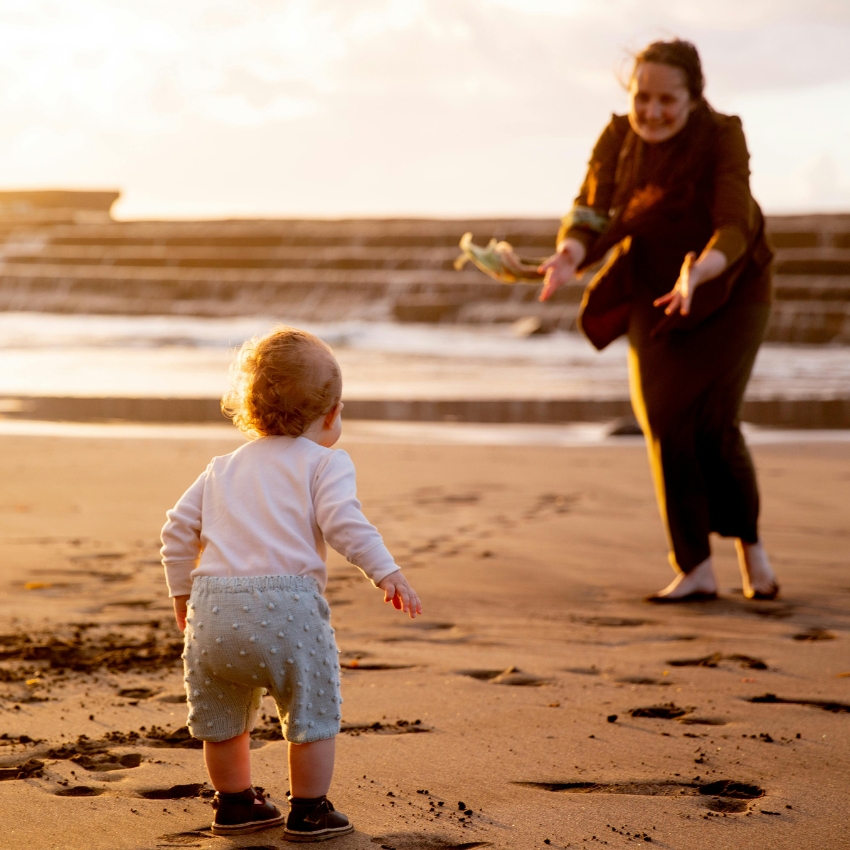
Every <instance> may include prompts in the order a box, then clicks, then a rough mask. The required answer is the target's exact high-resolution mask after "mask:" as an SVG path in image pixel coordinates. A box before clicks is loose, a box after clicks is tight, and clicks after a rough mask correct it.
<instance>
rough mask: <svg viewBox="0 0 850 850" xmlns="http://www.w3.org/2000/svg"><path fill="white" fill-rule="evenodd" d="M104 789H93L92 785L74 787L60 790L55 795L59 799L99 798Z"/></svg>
mask: <svg viewBox="0 0 850 850" xmlns="http://www.w3.org/2000/svg"><path fill="white" fill-rule="evenodd" d="M103 791H104V789H103V788H92V787H91V786H90V785H72V786H71V787H70V788H60V789H59V790H58V791H54V792H53V793H54V794H55V795H56V796H57V797H99V796H100V795H101V794H102V793H103Z"/></svg>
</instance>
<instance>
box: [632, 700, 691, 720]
mask: <svg viewBox="0 0 850 850" xmlns="http://www.w3.org/2000/svg"><path fill="white" fill-rule="evenodd" d="M692 711H693V709H692V708H682V707H681V706H678V705H676V704H675V703H672V702H668V703H666V704H665V705H647V706H642V707H640V708H633V709H632V710H631V711H630V712H629V715H630V716H631V717H653V718H657V719H659V720H675V719H676V718H677V717H684V716H685V715H686V714H690V713H691V712H692Z"/></svg>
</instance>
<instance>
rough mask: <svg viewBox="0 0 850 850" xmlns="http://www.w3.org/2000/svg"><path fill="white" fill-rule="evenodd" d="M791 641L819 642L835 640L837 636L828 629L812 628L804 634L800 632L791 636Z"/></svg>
mask: <svg viewBox="0 0 850 850" xmlns="http://www.w3.org/2000/svg"><path fill="white" fill-rule="evenodd" d="M791 640H801V641H817V640H835V635H834V634H833V633H832V632H830V631H827V630H826V629H818V628H811V629H806V631H804V632H799V633H798V634H796V635H791Z"/></svg>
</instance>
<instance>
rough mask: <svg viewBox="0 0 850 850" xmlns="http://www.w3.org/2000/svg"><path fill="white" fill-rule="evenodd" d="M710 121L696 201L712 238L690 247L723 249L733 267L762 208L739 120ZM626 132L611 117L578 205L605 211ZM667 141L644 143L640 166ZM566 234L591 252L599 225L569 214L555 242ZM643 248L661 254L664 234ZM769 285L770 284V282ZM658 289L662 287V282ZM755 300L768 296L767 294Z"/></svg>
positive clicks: (619, 119)
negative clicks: (709, 161) (705, 172)
mask: <svg viewBox="0 0 850 850" xmlns="http://www.w3.org/2000/svg"><path fill="white" fill-rule="evenodd" d="M711 120H712V121H713V122H714V124H715V128H716V129H715V144H714V155H713V157H712V158H713V160H714V162H713V169H712V170H711V173H710V179H709V180H708V181H707V185H706V191H705V192H704V193H702V194H701V195H700V193H697V202H698V203H700V204H701V205H704V206H705V207H706V208H707V209H706V210H705V211H704V212H707V213H708V215H709V216H710V227H709V228H707V229H706V232H707V233H708V232H710V236H709V238H708V239H707V242H703V244H701V245H694V246H692V247H691V249H692V250H696V251H697V252H698V253H699V252H700V251H702V250H706V249H715V250H717V251H720V252H722V253H723V254H724V256H725V257H726V260H727V262H728V264H730V265H731V264H732V263H734V262H735V261H736V260H738V259H740V258H741V257H742V256H743V254H744V252H745V251H746V250H747V247H748V245H749V244H750V243H751V241H752V240H751V236H752V234H753V233H754V231H755V229H756V228H758V227H759V226H760V224H761V212H760V210H759V209H758V205H757V204H756V202H755V201H754V200H753V197H752V195H751V194H750V182H749V177H750V168H749V152H748V150H747V143H746V139H745V138H744V131H743V128H742V126H741V121H740V119H739V118H738V117H737V116H728V115H722V114H720V113H717V112H712V113H711ZM628 132H629V121H628V117H627V116H625V115H614V116H612V119H611V122H610V123H609V124H608V126H607V127H606V128H605V130H604V131H603V132H602V135H601V136H600V137H599V140H598V141H597V143H596V145H595V146H594V148H593V153H592V155H591V158H590V162H589V164H588V170H587V175H586V177H585V179H584V182H583V183H582V186H581V190H580V192H579V194H578V197H577V198H576V200H575V204H576V207H585V208H591V209H593V210H595V211H597V212H598V213H600V214H601V215H603V216H607V215H608V214H609V212H610V211H611V206H612V201H613V197H614V193H615V188H616V187H615V174H616V171H617V161H618V157H619V155H620V150H621V147H622V145H623V140H624V138H625V136H626V133H628ZM674 138H675V137H674ZM666 144H668V143H667V142H660V143H658V144H654V145H652V144H648V145H646V146H645V156H644V160H645V162H644V165H645V166H646V167H647V169H649V168H651V163H652V158H653V156H655V155H658V156H661V155H663V148H662V146H664V145H666ZM566 237H570V238H573V239H578V240H579V241H580V242H581V243H582V244H583V245H584V246H585V248H586V249H587V250H588V252H590V250H591V249H592V246H593V244H594V243H595V241H596V240H597V239H598V237H599V232H598V229H592V228H588V227H583V226H581V224H577V223H576V222H575V221H574V219H573V217H572V216H570V215H568V216H565V218H564V221H563V222H562V225H561V229H560V231H559V233H558V242H559V243H560V241H561V240H562V239H564V238H566ZM650 241H655V240H650ZM646 247H647V249H651V250H653V251H655V252H657V251H658V250H659V249H660V251H661V252H662V253H664V252H665V248H666V247H667V245H666V244H665V243H664V241H663V238H662V239H659V240H658V243H657V244H655V245H651V246H646ZM764 249H765V250H766V251H767V259H768V261H769V258H770V256H769V248H767V246H766V244H765V245H764ZM683 258H684V257H683V256H681V257H678V258H676V260H677V262H678V263H679V264H681V261H682V259H683ZM671 259H672V258H671ZM671 268H672V266H671ZM665 276H666V275H665ZM673 282H675V280H674V281H664V285H667V284H669V285H672V283H673ZM659 283H660V282H659ZM767 286H768V288H769V281H768V284H767ZM661 288H662V289H663V286H661ZM758 300H769V294H767V297H764V296H762V297H761V298H758Z"/></svg>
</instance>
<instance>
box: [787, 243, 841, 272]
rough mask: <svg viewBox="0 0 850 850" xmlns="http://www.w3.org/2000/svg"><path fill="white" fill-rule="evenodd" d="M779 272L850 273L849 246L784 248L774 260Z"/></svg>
mask: <svg viewBox="0 0 850 850" xmlns="http://www.w3.org/2000/svg"><path fill="white" fill-rule="evenodd" d="M773 268H774V271H775V272H776V273H777V274H786V275H850V249H848V248H824V247H817V248H784V249H780V250H778V251H777V252H776V258H775V259H774V262H773Z"/></svg>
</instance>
